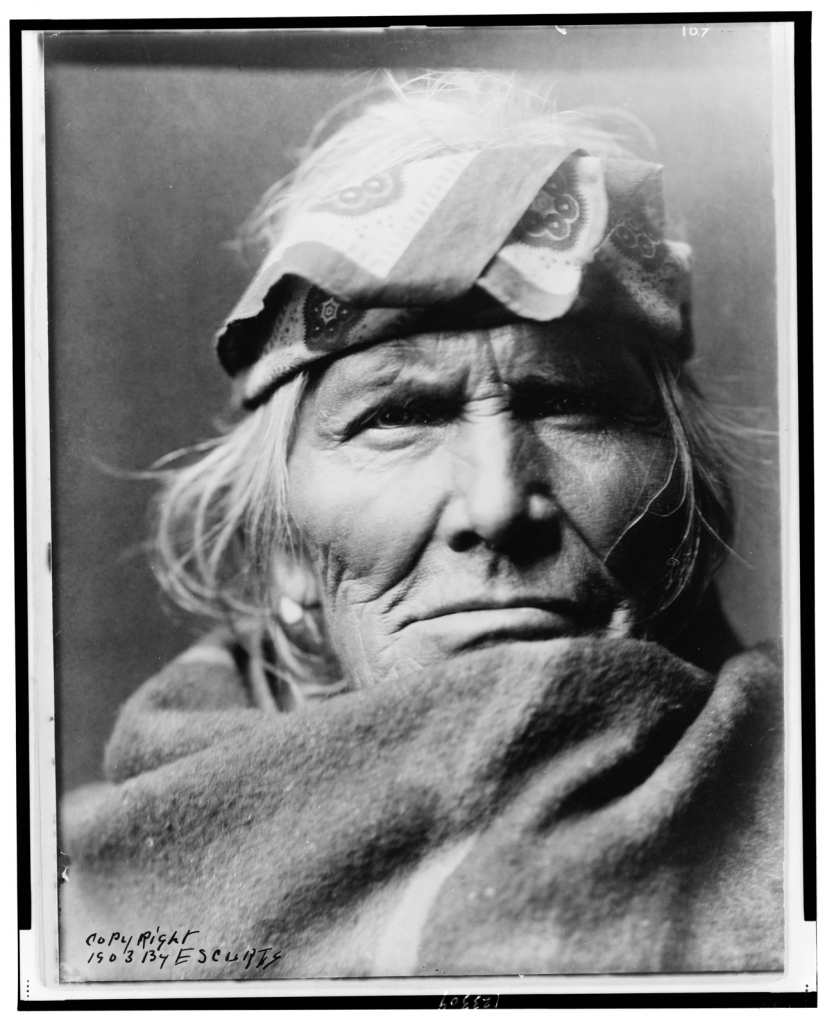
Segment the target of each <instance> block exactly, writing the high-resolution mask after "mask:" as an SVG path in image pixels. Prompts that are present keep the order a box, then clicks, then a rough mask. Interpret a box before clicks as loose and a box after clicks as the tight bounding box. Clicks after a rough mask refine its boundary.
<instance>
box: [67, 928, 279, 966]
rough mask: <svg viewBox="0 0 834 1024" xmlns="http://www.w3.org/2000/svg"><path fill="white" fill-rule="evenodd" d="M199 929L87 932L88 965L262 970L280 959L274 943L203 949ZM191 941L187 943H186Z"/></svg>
mask: <svg viewBox="0 0 834 1024" xmlns="http://www.w3.org/2000/svg"><path fill="white" fill-rule="evenodd" d="M199 934H200V932H199V930H195V929H193V928H189V929H188V930H187V931H185V932H183V934H182V937H180V935H179V933H178V931H177V930H176V929H175V930H174V931H173V932H170V933H168V932H164V931H162V930H161V929H160V927H159V925H157V928H156V931H153V932H151V931H146V932H139V933H138V934H137V935H127V934H124V935H123V934H122V933H121V932H111V933H110V935H109V936H108V935H99V933H98V932H91V933H90V934H89V935H88V936H87V938H86V939H85V942H86V944H87V945H88V946H89V947H90V949H91V952H90V955H89V957H88V958H87V963H88V964H104V963H109V964H114V963H117V962H121V963H124V964H133V963H136V964H155V965H157V966H158V967H159V969H160V970H162V969H163V968H165V967H166V966H171V967H178V966H180V965H181V964H185V963H188V962H189V961H193V962H194V963H196V964H205V963H213V964H231V963H235V962H236V961H239V962H240V963H242V964H243V969H244V970H246V971H248V970H249V969H250V968H251V969H252V970H253V971H257V970H259V969H260V970H262V971H264V970H266V968H267V967H270V966H272V964H274V963H277V961H278V960H280V959H281V950H280V949H275V947H274V946H264V947H262V948H261V949H256V948H255V947H254V946H253V947H252V948H251V949H246V950H243V951H240V950H235V949H223V948H222V947H219V946H216V947H214V948H213V949H212V948H211V947H208V948H205V947H202V946H198V945H197V943H198V942H199V939H197V938H195V936H198V935H199ZM189 942H191V945H187V943H189Z"/></svg>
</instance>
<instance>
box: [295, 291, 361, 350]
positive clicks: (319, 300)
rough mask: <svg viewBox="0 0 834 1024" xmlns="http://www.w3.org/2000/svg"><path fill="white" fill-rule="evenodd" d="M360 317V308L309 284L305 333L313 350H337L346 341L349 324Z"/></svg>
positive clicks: (305, 310) (305, 302)
mask: <svg viewBox="0 0 834 1024" xmlns="http://www.w3.org/2000/svg"><path fill="white" fill-rule="evenodd" d="M361 316H362V313H361V311H360V310H357V309H354V308H353V307H351V306H349V305H348V304H347V303H345V302H340V301H339V300H338V299H336V298H334V297H333V296H332V295H329V294H328V293H327V292H324V291H322V290H321V288H316V287H315V286H313V287H311V288H310V290H309V292H308V293H307V298H306V299H305V300H304V334H305V339H306V342H307V347H308V348H309V349H310V350H311V351H313V352H336V351H338V350H339V349H340V348H342V346H343V345H344V343H345V339H346V337H347V334H348V332H349V329H350V327H351V326H352V325H353V324H355V323H356V321H357V320H359V319H360V318H361Z"/></svg>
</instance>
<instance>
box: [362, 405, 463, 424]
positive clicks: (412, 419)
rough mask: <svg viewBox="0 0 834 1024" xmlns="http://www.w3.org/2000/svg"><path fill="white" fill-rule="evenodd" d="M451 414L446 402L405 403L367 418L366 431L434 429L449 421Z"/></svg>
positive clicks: (374, 412) (376, 411) (383, 409)
mask: <svg viewBox="0 0 834 1024" xmlns="http://www.w3.org/2000/svg"><path fill="white" fill-rule="evenodd" d="M450 415H451V412H450V409H449V406H448V404H447V403H444V402H430V401H426V402H405V403H403V404H400V405H390V406H384V407H383V408H381V409H376V410H374V411H373V412H372V413H370V414H369V415H368V416H367V417H365V418H364V419H363V421H362V424H361V427H362V429H365V430H374V429H376V430H393V429H396V428H397V427H400V428H403V427H432V426H438V425H439V424H442V423H447V422H448V421H449V418H450Z"/></svg>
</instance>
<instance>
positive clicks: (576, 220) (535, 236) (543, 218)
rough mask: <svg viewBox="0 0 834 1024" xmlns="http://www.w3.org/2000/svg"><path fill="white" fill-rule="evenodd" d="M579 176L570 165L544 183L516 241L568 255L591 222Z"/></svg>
mask: <svg viewBox="0 0 834 1024" xmlns="http://www.w3.org/2000/svg"><path fill="white" fill-rule="evenodd" d="M587 217H588V213H587V210H586V209H584V208H583V201H582V197H581V195H580V194H579V190H578V189H577V187H576V172H575V170H574V168H573V166H572V165H569V164H568V163H567V162H565V163H564V164H562V166H561V167H560V168H559V170H558V171H556V173H555V174H552V175H551V176H550V177H549V178H548V179H547V181H546V182H545V183H544V186H543V187H542V190H541V191H540V192H539V194H538V195H537V196H536V198H535V199H534V200H533V203H532V205H531V206H530V208H529V209H528V210H527V212H526V213H525V214H524V216H523V217H522V218H521V220H520V221H519V222H518V226H517V227H516V229H515V230H514V231H513V234H512V236H511V237H512V241H514V242H523V243H525V244H526V245H533V246H540V247H543V248H548V249H558V250H560V251H562V252H565V251H567V250H568V249H570V248H571V246H572V245H573V244H574V241H575V239H576V237H577V235H578V234H579V233H580V231H581V230H582V228H583V226H584V225H585V222H586V221H587Z"/></svg>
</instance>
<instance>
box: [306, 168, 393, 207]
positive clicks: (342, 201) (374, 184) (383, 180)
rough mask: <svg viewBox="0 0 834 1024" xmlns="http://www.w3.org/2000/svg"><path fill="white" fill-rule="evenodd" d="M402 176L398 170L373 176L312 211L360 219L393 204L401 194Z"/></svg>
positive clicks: (344, 189) (343, 190) (320, 204)
mask: <svg viewBox="0 0 834 1024" xmlns="http://www.w3.org/2000/svg"><path fill="white" fill-rule="evenodd" d="M402 188H403V181H402V174H401V173H400V171H399V169H398V168H395V169H394V170H391V171H385V172H383V173H382V174H374V175H373V176H372V177H370V178H366V179H365V180H364V181H363V182H361V184H359V185H351V186H349V187H348V188H343V189H342V190H341V192H337V193H336V195H335V196H333V197H331V198H330V199H327V200H326V201H325V202H323V203H319V204H318V205H317V206H314V207H313V209H314V210H315V211H317V212H322V213H335V214H338V215H339V216H342V217H360V216H362V215H363V214H366V213H370V212H371V211H373V210H378V209H379V208H380V207H382V206H388V205H389V204H390V203H395V202H396V201H397V200H398V199H399V197H400V195H401V194H402Z"/></svg>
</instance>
